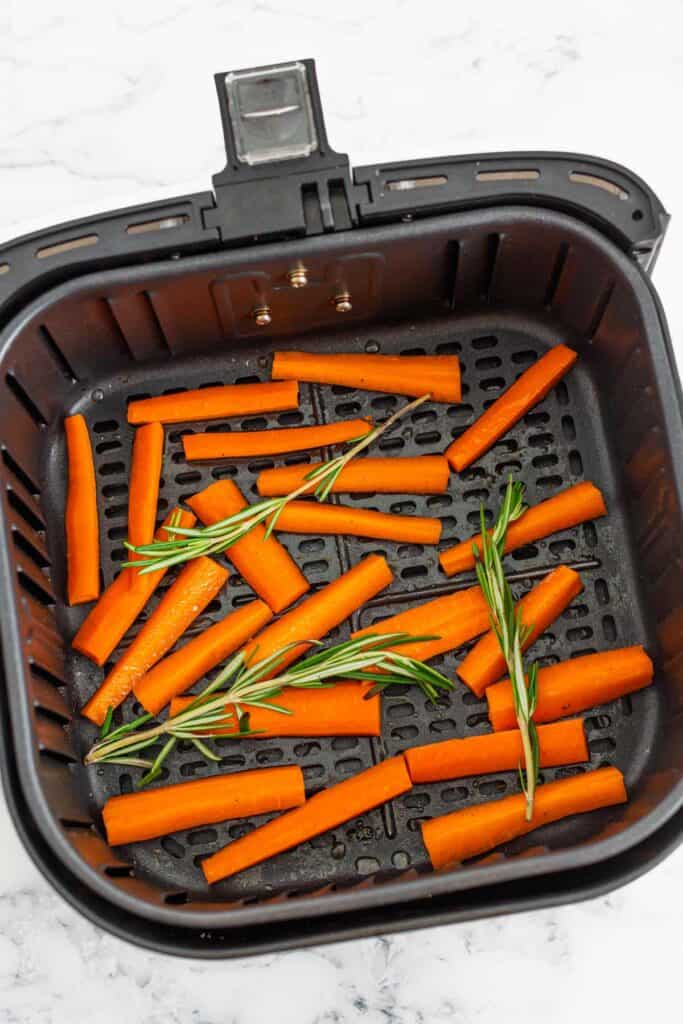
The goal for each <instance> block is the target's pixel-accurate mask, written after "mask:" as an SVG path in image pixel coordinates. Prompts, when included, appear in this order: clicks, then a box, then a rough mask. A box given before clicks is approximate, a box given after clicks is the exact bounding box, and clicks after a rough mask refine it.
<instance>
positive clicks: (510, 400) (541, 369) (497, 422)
mask: <svg viewBox="0 0 683 1024" xmlns="http://www.w3.org/2000/svg"><path fill="white" fill-rule="evenodd" d="M577 358H578V357H577V354H576V352H573V351H572V350H571V349H570V348H567V346H566V345H555V347H554V348H551V349H550V351H549V352H546V354H545V355H544V356H542V357H541V358H540V359H539V360H538V362H537V363H534V364H533V366H530V367H529V369H528V370H525V371H524V373H523V374H522V375H521V377H520V378H519V379H518V380H516V381H515V383H514V384H511V385H510V387H509V388H508V389H507V391H505V392H503V394H502V395H501V396H500V398H497V399H496V401H495V402H494V403H493V405H490V406H489V408H488V409H486V411H485V412H484V413H482V415H481V416H480V417H479V419H478V420H476V421H475V422H474V423H473V424H472V426H471V427H468V428H467V430H466V431H465V432H464V433H463V434H461V435H460V437H458V438H456V440H455V441H454V442H453V444H452V445H451V446H450V447H449V448H448V449H447V451H446V458H447V459H448V461H449V462H450V464H451V466H452V467H453V469H455V470H456V471H457V472H461V471H462V470H463V469H466V468H467V467H468V466H470V465H471V464H472V463H473V462H476V460H477V459H478V458H479V457H480V456H482V455H483V454H484V452H487V451H488V450H489V448H491V447H492V446H493V445H494V444H495V442H496V441H497V440H498V439H499V438H501V437H502V436H503V434H505V433H506V432H507V431H508V430H509V429H510V427H512V426H514V424H515V423H516V422H517V421H518V420H519V419H521V418H522V416H523V415H524V414H525V413H526V412H528V411H529V409H532V408H533V407H534V406H535V405H536V404H537V403H538V402H540V401H541V399H543V398H545V396H546V395H547V394H548V392H549V391H550V389H551V388H553V387H554V386H555V385H556V384H557V382H558V381H559V380H561V379H562V377H564V375H565V373H567V371H568V370H570V369H571V367H572V366H573V365H574V363H575V362H576V360H577Z"/></svg>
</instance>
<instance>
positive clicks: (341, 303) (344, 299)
mask: <svg viewBox="0 0 683 1024" xmlns="http://www.w3.org/2000/svg"><path fill="white" fill-rule="evenodd" d="M334 308H335V309H336V311H337V312H338V313H350V312H351V310H352V309H353V306H352V305H351V296H350V295H349V293H348V292H341V293H340V294H339V295H335V297H334Z"/></svg>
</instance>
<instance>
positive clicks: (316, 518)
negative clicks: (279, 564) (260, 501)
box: [276, 501, 441, 544]
mask: <svg viewBox="0 0 683 1024" xmlns="http://www.w3.org/2000/svg"><path fill="white" fill-rule="evenodd" d="M276 529H277V530H278V531H279V532H280V533H317V534H327V535H329V534H334V535H342V534H343V535H347V536H352V537H376V538H377V539H378V540H396V541H403V543H405V544H438V542H439V540H440V538H441V520H440V519H432V518H430V517H428V516H402V515H392V514H390V513H388V512H376V511H375V510H374V509H369V508H350V507H349V506H348V505H330V504H326V503H325V502H317V501H290V502H288V503H287V504H286V505H285V507H284V508H283V510H282V512H280V514H279V516H278V517H277V525H276Z"/></svg>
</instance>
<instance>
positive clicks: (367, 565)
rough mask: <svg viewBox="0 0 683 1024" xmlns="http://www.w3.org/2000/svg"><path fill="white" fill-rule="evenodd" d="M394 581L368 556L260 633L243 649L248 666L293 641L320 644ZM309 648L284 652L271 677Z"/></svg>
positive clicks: (300, 646) (383, 566)
mask: <svg viewBox="0 0 683 1024" xmlns="http://www.w3.org/2000/svg"><path fill="white" fill-rule="evenodd" d="M393 578H394V576H393V573H392V571H391V569H390V568H389V566H388V565H387V562H386V560H385V559H384V558H382V557H380V556H379V555H368V556H367V558H364V559H363V560H362V561H361V562H358V564H357V565H354V566H353V567H352V568H351V569H349V570H348V571H347V572H345V573H342V575H341V576H338V577H337V579H336V580H333V581H332V582H331V583H328V584H327V586H326V587H323V588H322V590H319V591H318V592H317V593H316V594H312V595H311V596H310V597H307V598H306V600H305V601H302V602H301V604H299V605H297V607H296V608H293V609H292V610H291V611H289V612H287V614H286V615H283V616H282V618H280V619H278V620H277V621H276V622H273V623H271V625H270V626H267V627H266V628H265V629H264V631H263V632H262V633H259V634H258V636H256V637H255V638H254V639H253V640H252V641H251V643H249V644H247V646H246V647H245V649H244V652H245V656H246V657H247V659H248V660H249V664H251V665H255V664H257V663H258V662H259V661H262V660H263V659H264V658H268V657H270V655H271V654H274V653H275V652H276V651H279V650H281V649H282V648H283V647H285V646H286V645H287V644H291V643H294V642H295V641H298V640H301V641H305V640H320V639H321V638H322V637H324V636H325V634H326V633H329V632H330V630H331V629H334V627H335V626H338V625H339V624H340V622H343V621H344V619H348V617H349V616H350V615H351V613H352V612H355V611H356V609H357V608H360V607H361V605H363V604H365V602H366V601H369V600H370V598H371V597H374V596H375V594H378V593H379V591H380V590H384V588H385V587H388V586H389V584H390V583H391V582H392V580H393ZM310 646H311V645H310V643H300V644H298V645H297V646H296V647H293V648H292V649H291V650H289V651H287V653H286V654H284V655H283V657H282V660H281V662H280V663H279V665H277V666H276V667H275V668H273V670H272V673H271V674H272V675H274V674H275V673H276V672H278V671H281V670H282V669H283V668H285V667H286V666H287V665H291V663H292V662H293V661H296V659H297V658H300V657H301V655H302V654H303V653H304V652H305V651H307V650H308V649H309V647H310Z"/></svg>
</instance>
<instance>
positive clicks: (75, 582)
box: [64, 415, 100, 605]
mask: <svg viewBox="0 0 683 1024" xmlns="http://www.w3.org/2000/svg"><path fill="white" fill-rule="evenodd" d="M64 431H65V433H66V457H67V463H68V467H69V485H68V488H67V492H66V511H65V515H64V520H65V527H66V568H67V584H66V590H67V600H68V602H69V604H71V605H74V604H84V602H85V601H94V600H95V598H96V597H97V595H98V594H99V592H100V532H99V525H98V519H97V485H96V483H95V464H94V462H93V457H92V445H91V444H90V435H89V434H88V426H87V424H86V422H85V420H84V419H83V417H82V416H80V415H78V416H67V417H66V419H65V420H64Z"/></svg>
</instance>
